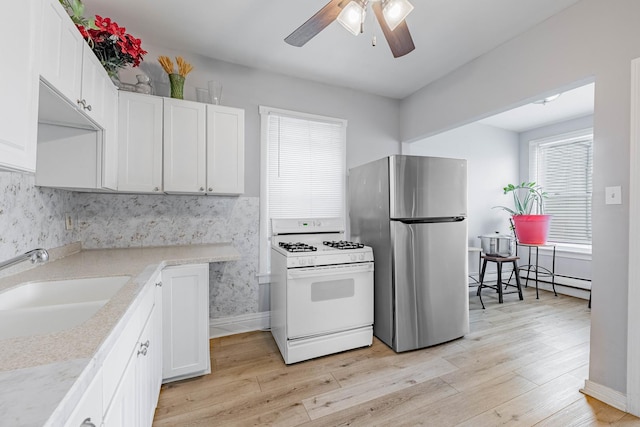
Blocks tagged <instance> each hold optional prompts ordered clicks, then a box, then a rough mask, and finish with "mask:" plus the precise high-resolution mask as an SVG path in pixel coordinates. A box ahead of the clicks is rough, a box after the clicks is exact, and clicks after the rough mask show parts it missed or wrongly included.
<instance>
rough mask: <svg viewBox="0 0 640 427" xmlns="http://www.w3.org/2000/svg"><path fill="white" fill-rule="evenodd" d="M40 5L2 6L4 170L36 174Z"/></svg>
mask: <svg viewBox="0 0 640 427" xmlns="http://www.w3.org/2000/svg"><path fill="white" fill-rule="evenodd" d="M38 5H39V4H38V2H33V1H11V2H5V4H3V5H2V14H0V36H2V40H3V41H4V43H3V51H2V56H3V62H4V66H3V67H2V73H1V74H2V78H1V79H0V94H1V96H0V117H2V126H0V168H2V169H10V170H20V171H28V172H33V171H34V170H35V166H36V137H37V125H36V123H37V117H38V70H37V66H36V64H37V62H36V60H37V57H38V52H39V44H40V43H39V41H40V37H39V34H40V33H39V31H40V25H39V18H38V16H39V13H40V8H39V7H37V6H38Z"/></svg>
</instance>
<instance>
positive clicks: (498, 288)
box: [478, 255, 524, 309]
mask: <svg viewBox="0 0 640 427" xmlns="http://www.w3.org/2000/svg"><path fill="white" fill-rule="evenodd" d="M482 259H483V260H484V261H483V262H482V272H481V273H480V285H479V286H478V297H480V304H482V308H483V309H484V302H483V301H482V292H481V291H482V288H491V289H495V290H496V291H498V302H499V303H500V304H502V296H503V295H504V294H513V293H516V292H517V293H518V295H519V296H520V301H522V300H523V299H524V298H523V297H522V287H521V286H520V270H519V268H518V260H519V259H520V257H517V256H512V257H499V256H489V255H482ZM487 261H491V262H495V263H496V270H498V281H497V282H496V285H495V286H493V285H485V284H484V273H485V271H486V270H487ZM505 262H510V263H512V264H513V270H514V271H515V273H516V274H515V276H516V287H517V288H518V290H517V291H511V292H503V291H502V285H505V288H506V286H513V285H510V284H509V283H508V282H506V283H503V282H502V264H503V263H505Z"/></svg>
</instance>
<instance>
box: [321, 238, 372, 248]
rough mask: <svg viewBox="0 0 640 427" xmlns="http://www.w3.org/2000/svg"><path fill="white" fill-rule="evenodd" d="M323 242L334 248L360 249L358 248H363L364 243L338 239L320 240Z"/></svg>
mask: <svg viewBox="0 0 640 427" xmlns="http://www.w3.org/2000/svg"><path fill="white" fill-rule="evenodd" d="M322 243H324V244H325V245H326V246H330V247H332V248H335V249H360V248H364V245H363V244H362V243H356V242H347V241H346V240H339V241H335V240H333V241H330V242H329V241H324V242H322Z"/></svg>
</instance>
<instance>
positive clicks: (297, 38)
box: [284, 0, 347, 47]
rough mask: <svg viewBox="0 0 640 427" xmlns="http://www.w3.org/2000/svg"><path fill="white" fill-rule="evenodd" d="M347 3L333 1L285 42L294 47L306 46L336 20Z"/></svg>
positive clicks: (338, 0) (343, 0) (340, 0)
mask: <svg viewBox="0 0 640 427" xmlns="http://www.w3.org/2000/svg"><path fill="white" fill-rule="evenodd" d="M346 3H347V2H346V1H345V0H331V1H330V2H329V3H327V4H326V5H325V6H324V7H323V8H322V9H320V10H319V11H318V12H317V13H316V14H315V15H313V16H312V17H311V18H309V19H308V20H307V22H305V23H304V24H302V25H301V26H300V27H298V28H297V29H296V30H295V31H294V32H293V33H291V34H289V35H288V36H287V38H286V39H284V41H286V42H287V43H289V44H290V45H292V46H298V47H301V46H304V44H305V43H307V42H308V41H309V40H311V39H312V38H314V37H315V36H316V35H317V34H318V33H319V32H320V31H322V30H324V29H325V28H326V27H327V26H328V25H329V24H331V23H332V22H333V21H335V20H336V18H337V17H338V15H340V12H341V11H342V8H343V7H344V5H345V4H346Z"/></svg>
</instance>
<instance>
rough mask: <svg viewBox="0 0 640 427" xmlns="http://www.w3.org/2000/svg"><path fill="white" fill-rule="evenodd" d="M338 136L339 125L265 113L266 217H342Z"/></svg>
mask: <svg viewBox="0 0 640 427" xmlns="http://www.w3.org/2000/svg"><path fill="white" fill-rule="evenodd" d="M343 134H344V132H343V127H342V124H341V123H330V122H322V121H314V120H309V119H301V118H296V117H287V116H283V115H277V114H269V118H268V145H269V149H268V176H267V182H268V205H269V217H270V218H301V217H302V218H321V217H342V216H344V192H345V174H346V171H345V168H346V166H345V158H344V152H345V149H344V137H343Z"/></svg>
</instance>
